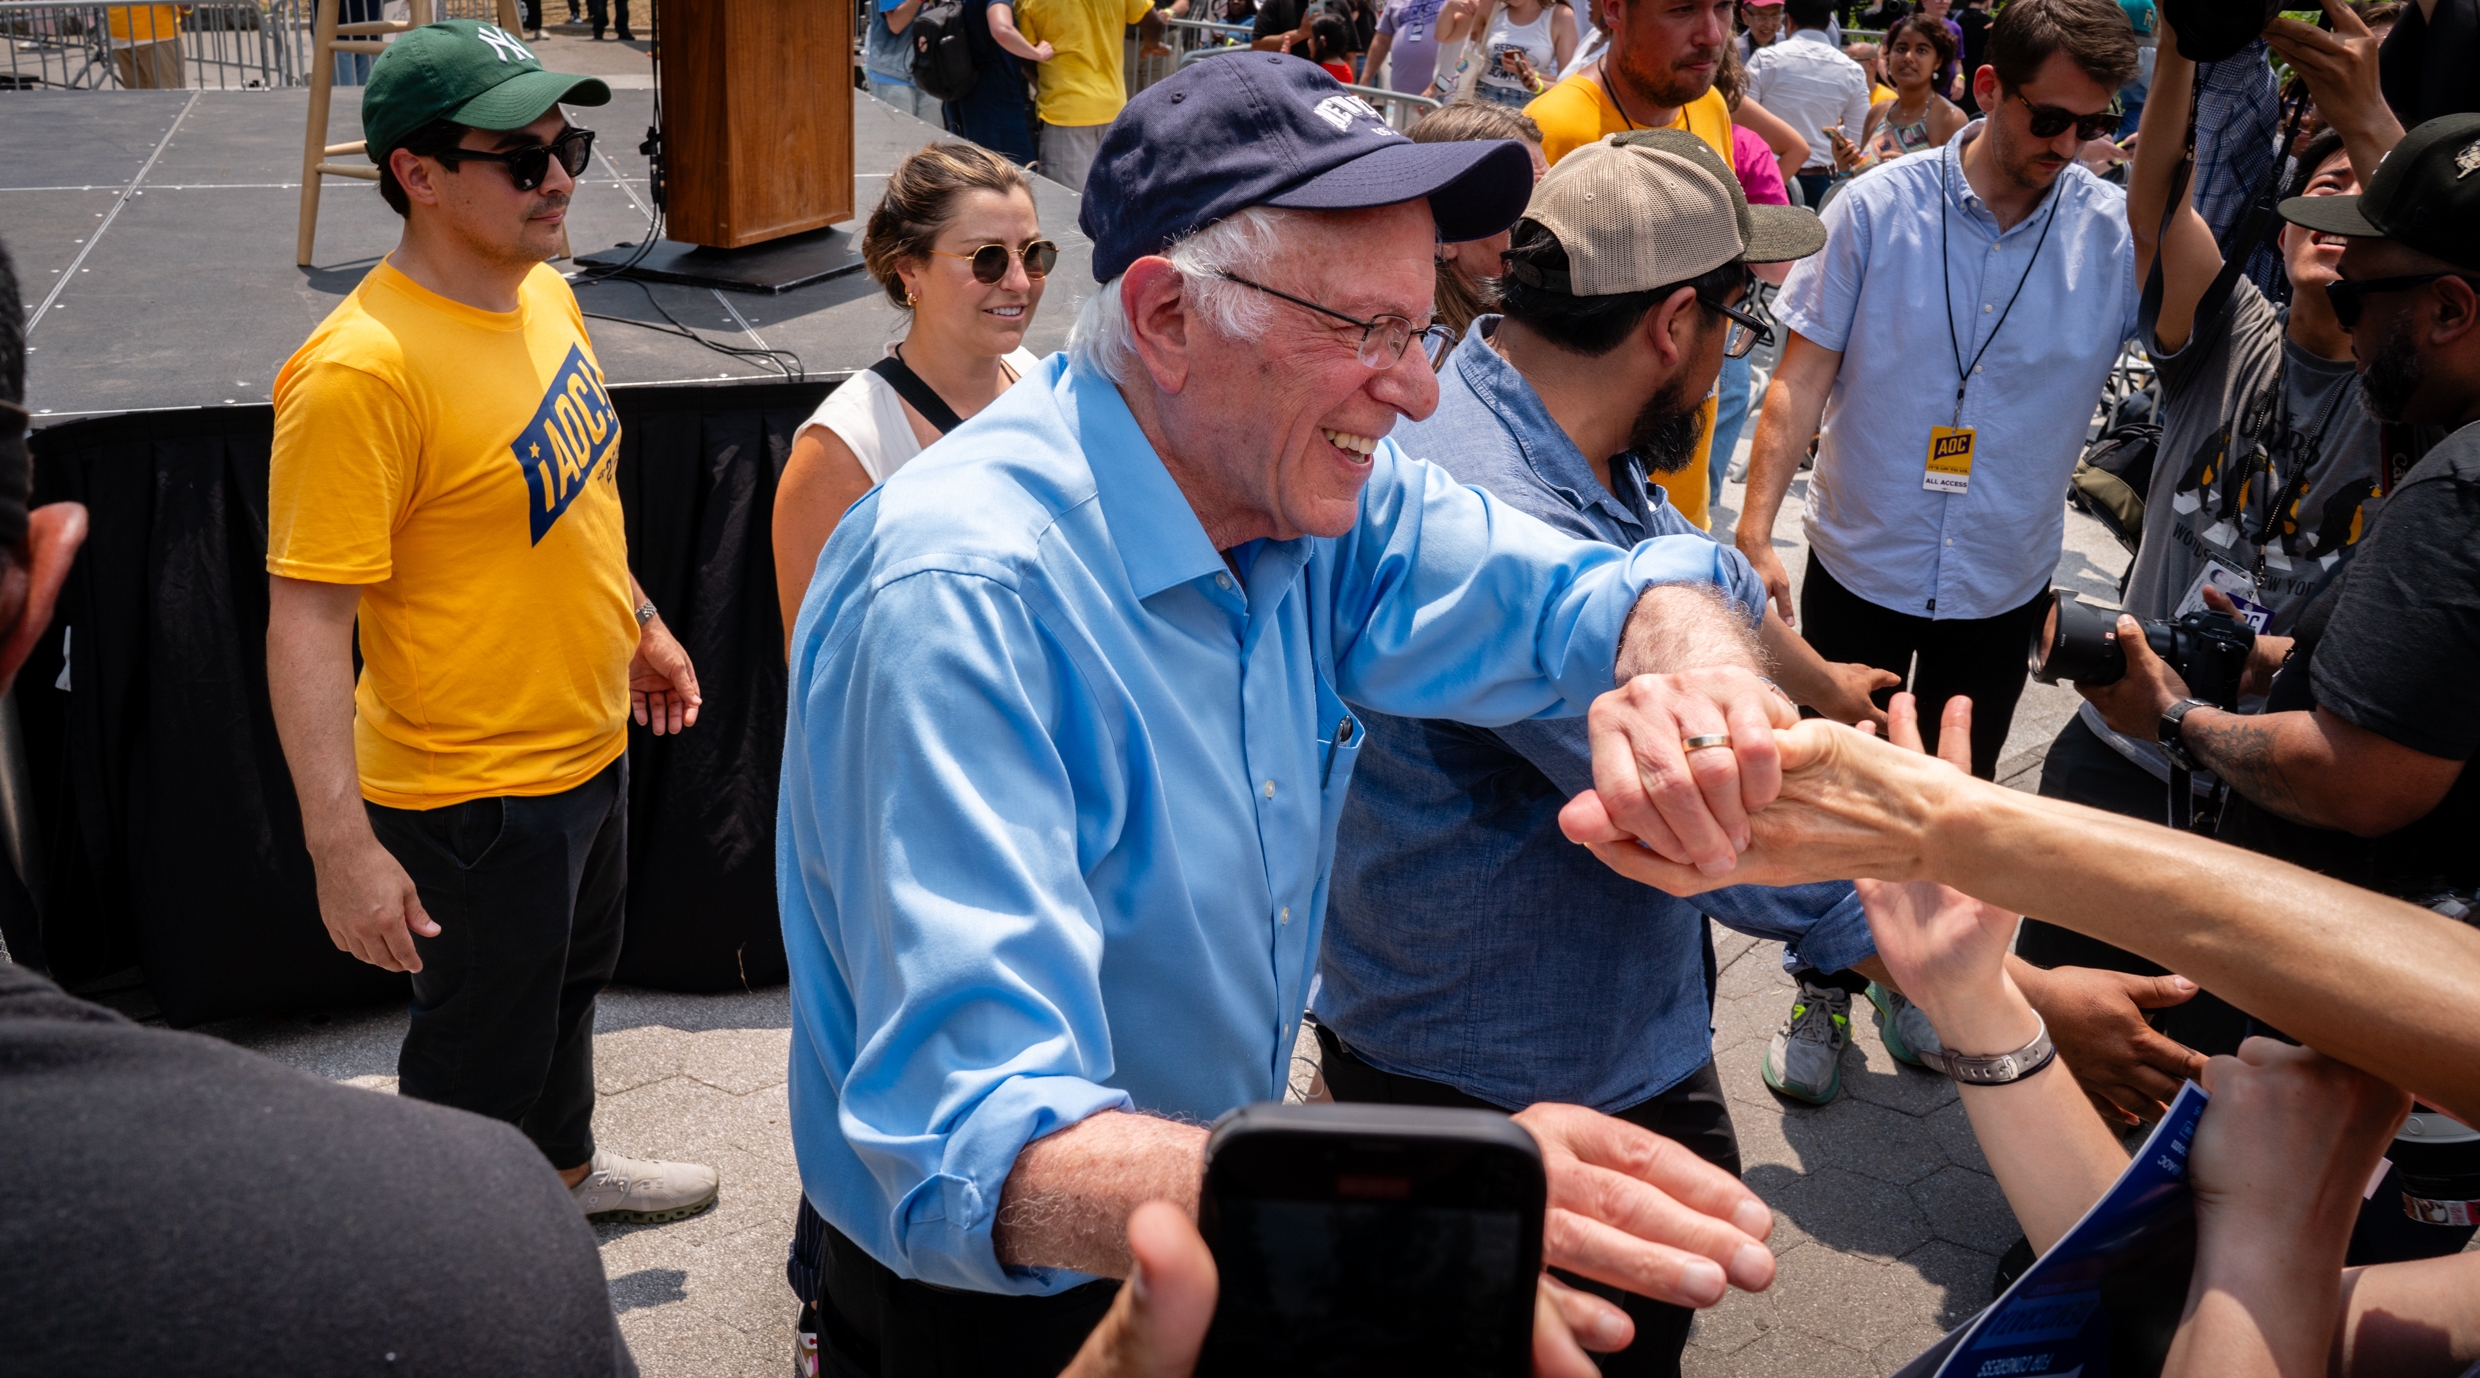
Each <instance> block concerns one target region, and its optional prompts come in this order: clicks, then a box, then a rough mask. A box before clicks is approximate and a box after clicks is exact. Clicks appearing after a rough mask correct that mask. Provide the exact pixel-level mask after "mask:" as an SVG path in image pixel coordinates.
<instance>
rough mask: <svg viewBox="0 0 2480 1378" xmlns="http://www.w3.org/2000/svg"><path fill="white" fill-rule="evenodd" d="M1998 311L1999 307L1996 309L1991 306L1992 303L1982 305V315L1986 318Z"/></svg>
mask: <svg viewBox="0 0 2480 1378" xmlns="http://www.w3.org/2000/svg"><path fill="white" fill-rule="evenodd" d="M1997 309H1998V308H1997V307H1995V306H1993V305H1991V304H1990V303H1988V302H1982V303H1981V314H1982V315H1984V316H1986V315H1988V314H1989V313H1990V312H1992V311H1995V310H1997Z"/></svg>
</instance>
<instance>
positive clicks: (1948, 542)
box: [1946, 536, 1955, 545]
mask: <svg viewBox="0 0 2480 1378" xmlns="http://www.w3.org/2000/svg"><path fill="white" fill-rule="evenodd" d="M1946 543H1947V544H1948V545H1953V544H1954V543H1955V538H1954V537H1952V536H1949V537H1947V538H1946Z"/></svg>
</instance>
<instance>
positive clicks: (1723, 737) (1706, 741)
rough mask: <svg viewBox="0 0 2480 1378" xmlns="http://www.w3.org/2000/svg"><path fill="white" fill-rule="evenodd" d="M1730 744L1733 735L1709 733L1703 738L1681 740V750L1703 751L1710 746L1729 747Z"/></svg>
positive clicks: (1684, 738) (1683, 738)
mask: <svg viewBox="0 0 2480 1378" xmlns="http://www.w3.org/2000/svg"><path fill="white" fill-rule="evenodd" d="M1730 744H1731V734H1730V733H1728V732H1708V733H1705V734H1704V735H1703V736H1698V737H1682V738H1680V739H1679V749H1680V750H1682V751H1703V750H1704V749H1705V748H1707V747H1709V746H1729V745H1730Z"/></svg>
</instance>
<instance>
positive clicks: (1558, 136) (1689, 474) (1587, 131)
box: [1524, 0, 1732, 529]
mask: <svg viewBox="0 0 2480 1378" xmlns="http://www.w3.org/2000/svg"><path fill="white" fill-rule="evenodd" d="M1731 7H1732V0H1603V3H1602V17H1603V19H1604V21H1605V22H1606V23H1607V25H1608V27H1607V29H1606V30H1605V32H1606V33H1608V35H1609V43H1610V47H1609V49H1608V51H1606V52H1604V53H1603V54H1602V57H1601V60H1600V61H1598V62H1595V63H1594V64H1593V65H1592V66H1590V67H1588V68H1586V69H1585V70H1583V71H1580V72H1578V73H1576V74H1575V75H1574V76H1570V77H1566V78H1563V79H1561V80H1560V81H1559V82H1558V84H1557V85H1554V86H1552V87H1551V88H1550V89H1549V90H1547V91H1544V92H1542V93H1541V94H1540V95H1538V96H1536V97H1534V98H1533V100H1532V101H1531V103H1529V104H1527V105H1526V106H1525V107H1524V113H1525V114H1527V115H1529V116H1531V117H1532V120H1533V123H1535V124H1537V125H1539V126H1541V151H1542V156H1543V157H1544V158H1547V159H1548V160H1549V161H1550V163H1551V164H1552V165H1553V166H1556V165H1557V163H1558V161H1559V159H1561V158H1564V157H1566V156H1567V155H1568V153H1569V152H1571V151H1572V150H1575V149H1578V148H1582V147H1583V146H1585V145H1586V144H1590V143H1599V142H1600V141H1601V140H1603V139H1606V138H1609V137H1610V136H1611V135H1613V134H1624V133H1626V132H1628V131H1629V130H1631V129H1685V130H1687V131H1688V132H1689V133H1691V134H1694V135H1695V136H1697V137H1698V138H1700V139H1703V140H1704V141H1705V142H1706V144H1707V145H1708V146H1709V147H1711V148H1712V149H1713V150H1714V152H1715V153H1716V154H1718V155H1720V157H1721V158H1722V160H1723V161H1724V162H1726V163H1727V162H1729V161H1731V108H1730V107H1729V106H1728V105H1726V104H1724V103H1723V100H1722V93H1721V92H1719V91H1717V90H1715V89H1714V72H1715V70H1716V69H1717V68H1718V67H1719V66H1720V65H1721V62H1722V45H1723V44H1725V43H1728V42H1730V41H1731ZM1714 413H1715V402H1714V399H1713V398H1711V397H1708V398H1706V399H1705V401H1704V402H1703V403H1702V404H1701V405H1700V409H1699V411H1698V412H1697V424H1698V428H1699V431H1698V437H1697V443H1696V455H1695V457H1694V458H1693V459H1691V460H1689V462H1688V463H1687V464H1685V465H1683V466H1681V468H1680V469H1679V471H1678V472H1677V473H1671V474H1657V475H1655V476H1654V482H1655V483H1656V484H1658V485H1660V486H1661V489H1662V491H1663V492H1664V493H1666V494H1668V495H1669V496H1670V500H1671V503H1672V505H1673V506H1675V507H1677V508H1678V509H1679V515H1681V516H1683V517H1686V518H1687V519H1688V520H1689V522H1691V523H1693V524H1694V525H1695V526H1697V527H1698V528H1700V529H1704V528H1709V527H1711V526H1712V524H1713V523H1712V520H1711V518H1709V517H1708V516H1707V514H1706V510H1705V509H1706V505H1707V489H1708V484H1707V481H1706V466H1707V465H1708V464H1710V463H1713V462H1714V461H1713V457H1712V454H1711V449H1712V438H1713V432H1714ZM1721 462H1722V463H1724V464H1728V463H1730V462H1731V457H1730V456H1729V455H1724V456H1722V458H1721Z"/></svg>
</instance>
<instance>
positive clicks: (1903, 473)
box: [1774, 120, 2137, 618]
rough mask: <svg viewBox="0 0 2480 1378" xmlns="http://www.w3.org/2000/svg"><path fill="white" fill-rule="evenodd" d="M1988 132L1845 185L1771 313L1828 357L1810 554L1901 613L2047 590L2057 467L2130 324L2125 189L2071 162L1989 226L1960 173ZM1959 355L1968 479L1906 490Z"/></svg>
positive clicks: (1976, 128)
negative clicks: (1835, 364)
mask: <svg viewBox="0 0 2480 1378" xmlns="http://www.w3.org/2000/svg"><path fill="white" fill-rule="evenodd" d="M1986 127H1987V126H1986V123H1985V122H1984V121H1980V120H1975V121H1973V122H1972V123H1971V124H1970V125H1968V126H1966V127H1965V128H1964V130H1963V132H1962V133H1960V134H1958V135H1956V136H1955V137H1954V138H1953V139H1951V140H1949V141H1948V142H1947V144H1946V146H1945V147H1944V148H1942V149H1940V150H1938V152H1937V155H1936V156H1935V157H1930V158H1919V157H1913V158H1898V159H1896V160H1895V161H1894V162H1891V163H1884V164H1880V165H1879V166H1877V167H1875V168H1872V169H1871V170H1869V171H1868V172H1865V173H1862V174H1861V175H1860V176H1859V177H1857V178H1854V179H1853V180H1852V181H1851V182H1850V183H1849V184H1847V185H1846V186H1845V187H1844V188H1843V192H1842V194H1841V195H1840V196H1837V197H1835V198H1834V200H1833V201H1832V202H1830V203H1829V204H1828V205H1827V206H1826V209H1825V213H1824V216H1823V219H1824V220H1825V224H1826V247H1825V251H1824V252H1823V253H1820V254H1817V255H1815V256H1814V257H1811V258H1804V259H1801V260H1800V261H1799V262H1798V263H1797V264H1795V265H1794V266H1793V267H1792V269H1791V275H1790V276H1789V277H1788V278H1787V279H1785V281H1784V282H1783V289H1782V294H1781V296H1780V297H1779V298H1778V299H1777V301H1776V302H1775V305H1774V314H1775V316H1776V317H1777V318H1778V319H1780V320H1781V321H1782V322H1783V323H1784V324H1786V325H1788V326H1790V327H1791V328H1792V329H1793V330H1796V331H1798V332H1800V333H1801V334H1802V335H1805V336H1807V337H1808V338H1809V339H1811V340H1813V341H1815V342H1816V343H1818V344H1820V345H1823V346H1825V347H1826V348H1828V349H1834V350H1841V351H1843V366H1842V371H1841V372H1840V373H1838V374H1836V375H1835V379H1834V389H1833V391H1832V392H1831V393H1829V394H1828V395H1827V398H1826V411H1825V428H1824V438H1823V439H1822V440H1821V441H1820V443H1819V445H1818V448H1817V469H1816V472H1815V474H1814V475H1813V476H1812V477H1811V479H1810V482H1809V492H1808V516H1807V520H1806V523H1805V524H1806V528H1807V532H1808V544H1809V548H1810V549H1811V550H1813V551H1815V552H1816V554H1817V559H1818V560H1819V562H1820V563H1822V564H1823V565H1824V566H1825V567H1826V569H1827V570H1829V571H1830V572H1832V574H1833V575H1834V577H1835V579H1836V580H1837V581H1839V582H1840V583H1841V584H1842V585H1843V587H1845V588H1847V589H1850V590H1851V591H1852V592H1853V593H1856V594H1858V595H1860V596H1861V597H1862V598H1865V599H1867V600H1868V601H1870V602H1872V603H1875V604H1877V605H1878V606H1879V607H1881V608H1887V609H1891V610H1893V611H1895V612H1900V613H1909V614H1911V615H1912V616H1915V617H1934V618H1977V617H1995V616H1997V615H1998V614H2000V613H2004V612H2010V611H2013V610H2014V609H2016V608H2019V607H2021V606H2023V605H2024V604H2026V603H2028V602H2030V601H2032V599H2033V598H2034V597H2035V596H2037V595H2038V594H2040V593H2041V592H2042V591H2043V590H2044V589H2047V588H2048V587H2049V581H2050V576H2051V575H2052V574H2053V573H2055V572H2056V570H2057V568H2058V550H2059V546H2060V544H2061V542H2062V541H2063V540H2064V538H2065V534H2066V493H2067V476H2068V475H2069V474H2071V473H2073V472H2074V470H2075V460H2076V457H2077V456H2078V455H2079V454H2081V453H2082V452H2083V448H2084V436H2085V432H2086V429H2087V428H2088V427H2089V425H2090V424H2091V421H2092V415H2093V407H2094V405H2095V404H2096V403H2097V402H2098V401H2099V400H2100V397H2101V384H2102V382H2103V381H2104V380H2105V379H2106V378H2108V376H2109V372H2110V365H2111V364H2112V363H2113V362H2115V361H2116V360H2117V358H2118V347H2119V345H2120V343H2121V342H2123V341H2125V340H2126V339H2127V338H2128V337H2129V336H2131V335H2133V334H2134V333H2135V330H2136V300H2137V284H2136V279H2135V241H2134V239H2133V237H2132V236H2131V235H2130V234H2129V233H2128V229H2127V211H2126V205H2127V198H2126V194H2125V193H2123V192H2121V191H2120V190H2119V189H2118V188H2117V187H2114V186H2112V185H2110V184H2109V183H2107V182H2104V181H2102V180H2101V179H2100V178H2098V177H2095V176H2093V175H2092V174H2091V173H2089V172H2086V171H2085V170H2084V169H2083V167H2082V166H2081V165H2079V164H2072V163H2071V164H2069V165H2068V166H2067V168H2066V170H2065V171H2063V172H2061V173H2059V174H2058V180H2057V181H2056V182H2055V183H2054V184H2053V185H2052V187H2051V189H2050V193H2049V195H2047V196H2045V197H2043V198H2042V199H2041V203H2040V204H2039V205H2038V206H2036V207H2034V209H2033V212H2032V214H2030V215H2028V216H2025V217H2024V218H2023V220H2022V221H2021V222H2019V223H2018V224H2016V225H2015V226H2014V228H2012V229H2010V230H2008V231H2007V232H2006V233H2004V234H2000V233H1999V232H1998V222H1997V218H1996V217H1994V216H1992V215H1991V214H1990V213H1989V209H1988V207H1987V206H1986V205H1984V204H1983V203H1982V201H1981V199H1980V197H1978V196H1976V195H1974V194H1973V192H1972V187H1971V184H1970V183H1969V182H1967V181H1965V180H1964V176H1963V166H1962V163H1961V157H1962V150H1963V147H1964V145H1965V144H1967V143H1969V142H1970V141H1972V140H1973V139H1975V138H1978V137H1979V136H1980V133H1981V131H1982V130H1983V129H1984V128H1986ZM1941 179H1942V180H1943V186H1942V187H1941V185H1940V183H1941ZM2053 214H2055V215H2056V217H2057V220H2056V223H2055V224H2051V225H2049V242H2048V243H2047V244H2046V245H2042V247H2041V250H2040V256H2039V259H2038V261H2035V259H2034V256H2033V247H2034V246H2035V245H2036V244H2040V243H2041V233H2042V228H2043V226H2044V224H2046V223H2047V222H2048V221H2049V219H2050V217H2051V216H2052V215H2053ZM1941 216H1943V218H1944V222H1945V232H1944V238H1943V240H1941V238H1940V234H1939V221H1940V217H1941ZM2027 273H2029V274H2030V276H2029V277H2027V276H2026V274H2027ZM2018 283H2021V284H2023V296H2022V298H2021V299H2020V300H2018V301H2016V302H2015V309H2014V310H2013V311H2012V312H2008V311H2007V300H2008V298H2010V297H2012V296H2014V295H2015V291H2016V284H2018ZM1950 291H1951V293H1952V296H1953V301H1954V315H1953V322H1954V335H1953V339H1952V342H1951V343H1950V341H1949V338H1948V335H1947V317H1946V303H1947V299H1948V294H1949V292H1950ZM2001 314H2004V315H2005V320H2006V328H2005V329H2003V330H1999V331H1998V332H1997V334H1996V336H1995V338H1994V339H1993V338H1992V336H1991V331H1992V330H1993V329H1994V328H1995V327H1996V326H1997V323H1998V320H1999V318H2000V316H2001ZM1983 344H1987V345H1988V352H1987V353H1985V354H1981V353H1980V350H1981V347H1982V345H1983ZM1958 345H1959V346H1960V347H1961V351H1962V355H1963V358H1964V360H1965V361H1966V362H1967V363H1969V362H1970V361H1971V360H1972V359H1973V357H1974V356H1975V355H1976V354H1979V359H1980V361H1979V363H1978V364H1977V365H1976V367H1977V368H1978V370H1979V371H1978V372H1977V373H1976V374H1975V375H1974V376H1973V377H1972V379H1971V386H1970V388H1969V389H1967V391H1966V392H1965V395H1964V401H1963V420H1962V424H1963V425H1966V426H1970V427H1973V428H1974V429H1975V430H1977V431H1978V432H1979V434H1978V436H1977V438H1976V444H1975V455H1974V459H1973V464H1972V483H1971V488H1970V491H1968V492H1963V493H1932V492H1929V491H1927V490H1925V489H1923V488H1922V487H1921V478H1922V475H1923V474H1924V472H1925V471H1926V469H1927V467H1928V457H1929V428H1930V427H1932V426H1949V425H1953V424H1955V381H1956V369H1955V354H1956V347H1957V346H1958Z"/></svg>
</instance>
